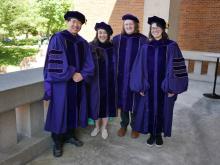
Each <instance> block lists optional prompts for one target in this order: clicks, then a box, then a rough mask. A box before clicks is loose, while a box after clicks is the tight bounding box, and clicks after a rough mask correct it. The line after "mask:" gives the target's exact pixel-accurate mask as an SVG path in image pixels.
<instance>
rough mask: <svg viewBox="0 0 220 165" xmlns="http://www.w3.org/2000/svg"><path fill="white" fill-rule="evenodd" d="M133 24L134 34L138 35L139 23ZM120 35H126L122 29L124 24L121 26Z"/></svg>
mask: <svg viewBox="0 0 220 165" xmlns="http://www.w3.org/2000/svg"><path fill="white" fill-rule="evenodd" d="M133 22H134V33H140V30H139V23H137V22H135V21H133ZM121 34H126V31H125V28H124V23H123V25H122V30H121Z"/></svg>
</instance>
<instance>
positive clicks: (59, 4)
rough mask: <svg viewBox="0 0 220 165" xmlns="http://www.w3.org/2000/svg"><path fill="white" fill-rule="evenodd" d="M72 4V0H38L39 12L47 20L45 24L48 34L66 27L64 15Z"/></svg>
mask: <svg viewBox="0 0 220 165" xmlns="http://www.w3.org/2000/svg"><path fill="white" fill-rule="evenodd" d="M71 4H72V0H38V9H39V14H40V16H41V17H44V18H45V19H46V20H47V21H46V24H45V26H44V28H46V29H45V30H46V34H47V36H49V35H51V34H52V33H54V32H56V31H59V30H61V29H63V28H64V27H65V26H64V18H63V15H64V14H65V12H66V11H68V10H70V8H71V7H72V6H71Z"/></svg>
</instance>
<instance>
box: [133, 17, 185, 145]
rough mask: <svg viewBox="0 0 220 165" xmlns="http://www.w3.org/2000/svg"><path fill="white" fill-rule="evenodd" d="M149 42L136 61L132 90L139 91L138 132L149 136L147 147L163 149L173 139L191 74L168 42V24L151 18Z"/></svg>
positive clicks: (136, 100)
mask: <svg viewBox="0 0 220 165" xmlns="http://www.w3.org/2000/svg"><path fill="white" fill-rule="evenodd" d="M148 23H149V24H150V32H149V39H150V42H149V43H147V44H144V45H142V47H141V49H140V51H139V53H138V56H137V58H136V60H135V62H134V65H133V68H132V71H131V79H130V88H131V90H132V91H135V92H136V95H135V104H134V114H135V124H134V125H135V128H134V129H135V130H136V131H138V132H140V133H143V134H147V133H149V134H150V137H149V139H148V140H147V144H148V145H149V146H152V145H154V144H156V146H158V147H160V146H162V145H163V138H162V133H163V134H164V137H170V136H171V128H172V119H173V108H174V103H175V101H176V99H177V95H178V94H180V93H182V92H184V91H186V90H187V87H188V74H187V70H186V65H185V60H184V58H183V56H182V53H181V51H180V49H179V47H178V44H177V43H176V42H174V41H172V40H169V39H168V35H167V33H166V32H165V29H166V22H165V20H164V19H162V18H159V17H157V16H153V17H149V18H148Z"/></svg>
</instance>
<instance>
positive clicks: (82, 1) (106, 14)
mask: <svg viewBox="0 0 220 165" xmlns="http://www.w3.org/2000/svg"><path fill="white" fill-rule="evenodd" d="M116 1H117V0H74V10H78V11H80V12H82V13H83V14H85V16H86V19H87V20H88V21H87V23H86V24H85V25H83V27H82V30H81V31H80V34H81V35H82V36H83V37H84V38H85V39H87V40H88V41H91V40H92V39H93V38H94V36H95V30H94V26H95V23H96V22H100V21H105V22H106V23H108V21H109V19H110V16H111V13H112V10H113V9H114V6H115V3H116Z"/></svg>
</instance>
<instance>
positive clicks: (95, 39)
mask: <svg viewBox="0 0 220 165" xmlns="http://www.w3.org/2000/svg"><path fill="white" fill-rule="evenodd" d="M107 34H108V33H107ZM110 37H111V36H110V35H109V34H108V38H107V40H106V42H110ZM98 41H99V39H98V31H96V35H95V38H94V39H93V42H95V43H96V42H98Z"/></svg>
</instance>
